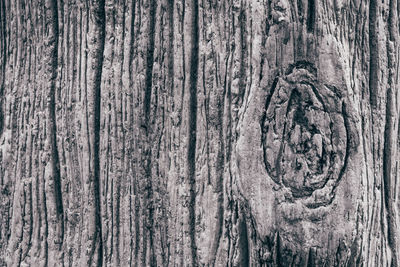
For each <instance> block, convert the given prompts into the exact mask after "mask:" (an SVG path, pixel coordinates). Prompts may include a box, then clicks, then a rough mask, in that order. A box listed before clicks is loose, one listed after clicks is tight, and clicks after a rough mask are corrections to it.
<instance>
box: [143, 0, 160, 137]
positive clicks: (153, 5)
mask: <svg viewBox="0 0 400 267" xmlns="http://www.w3.org/2000/svg"><path fill="white" fill-rule="evenodd" d="M149 5H150V14H149V24H148V27H149V28H148V34H149V39H148V44H147V55H146V80H145V85H144V89H145V92H144V100H143V107H144V123H143V125H142V126H143V127H145V128H147V127H148V126H149V125H148V123H149V121H150V108H151V93H152V86H153V82H152V80H153V63H154V62H153V61H154V35H155V31H156V28H155V24H156V10H157V2H156V1H155V0H151V1H150V4H149ZM147 130H148V129H147Z"/></svg>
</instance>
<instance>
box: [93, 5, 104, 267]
mask: <svg viewBox="0 0 400 267" xmlns="http://www.w3.org/2000/svg"><path fill="white" fill-rule="evenodd" d="M93 16H94V23H95V28H96V30H98V36H97V43H96V48H95V55H94V57H95V58H94V65H95V66H93V67H94V83H93V88H91V89H92V90H93V101H94V103H93V109H94V110H93V116H94V117H93V125H92V129H93V138H94V140H93V141H92V143H93V191H94V192H93V193H94V202H95V223H96V226H95V227H96V230H95V231H96V232H95V233H94V236H95V239H94V244H95V243H96V241H97V240H96V239H97V238H99V240H98V242H99V249H98V255H97V257H98V258H97V263H98V265H99V266H101V265H102V263H103V241H102V227H101V209H100V205H101V203H100V157H99V146H100V107H101V75H102V68H103V57H104V55H103V52H104V41H105V19H106V17H105V16H106V15H105V3H104V0H99V1H98V2H97V3H95V6H94V7H93ZM92 256H93V255H91V257H92ZM90 261H91V259H90ZM90 263H91V262H90Z"/></svg>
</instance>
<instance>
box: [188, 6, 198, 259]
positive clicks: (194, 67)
mask: <svg viewBox="0 0 400 267" xmlns="http://www.w3.org/2000/svg"><path fill="white" fill-rule="evenodd" d="M191 30H192V32H191V42H192V44H191V53H190V85H189V86H190V87H189V90H190V91H189V114H188V115H189V116H188V127H189V133H188V135H189V136H188V148H187V173H188V180H189V186H190V189H189V191H190V192H189V193H190V200H189V201H190V202H189V234H190V249H191V254H192V255H191V256H192V266H197V247H196V214H195V212H196V209H195V205H196V132H197V79H198V65H199V3H198V0H194V1H193V9H192V29H191Z"/></svg>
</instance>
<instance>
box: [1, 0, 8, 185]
mask: <svg viewBox="0 0 400 267" xmlns="http://www.w3.org/2000/svg"><path fill="white" fill-rule="evenodd" d="M0 17H1V21H0V23H1V30H0V31H1V35H0V38H1V42H2V44H1V49H2V55H1V57H2V58H1V66H2V67H1V71H2V74H1V83H0V136H1V135H2V133H3V129H4V109H3V101H4V83H5V80H6V78H5V75H6V66H7V41H6V7H5V0H2V1H1V2H0ZM2 179H3V177H1V180H2ZM0 182H1V181H0Z"/></svg>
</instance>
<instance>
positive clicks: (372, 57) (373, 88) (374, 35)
mask: <svg viewBox="0 0 400 267" xmlns="http://www.w3.org/2000/svg"><path fill="white" fill-rule="evenodd" d="M377 12H378V0H370V2H369V94H370V95H369V97H370V103H371V106H372V108H376V107H377V103H378V90H379V71H380V70H379V47H378V32H377Z"/></svg>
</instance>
